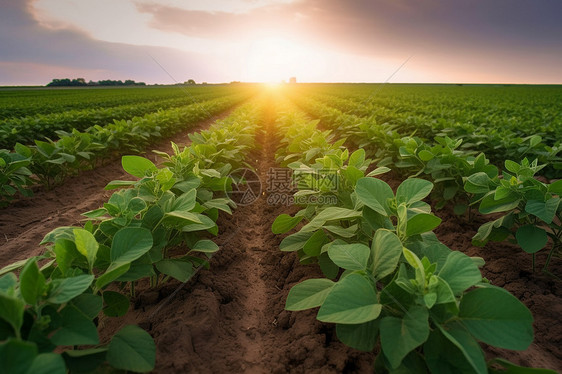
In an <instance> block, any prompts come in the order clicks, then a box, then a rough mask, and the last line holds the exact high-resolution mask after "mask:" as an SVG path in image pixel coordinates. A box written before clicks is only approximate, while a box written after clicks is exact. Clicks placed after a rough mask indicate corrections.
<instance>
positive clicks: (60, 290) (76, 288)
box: [47, 274, 94, 304]
mask: <svg viewBox="0 0 562 374" xmlns="http://www.w3.org/2000/svg"><path fill="white" fill-rule="evenodd" d="M93 280H94V276H93V275H90V274H83V275H78V276H76V277H70V278H60V279H54V280H53V281H52V282H51V290H50V291H49V294H48V298H47V301H48V302H50V303H53V304H63V303H66V302H68V301H70V300H72V299H74V298H75V297H76V296H78V295H80V294H81V293H82V292H84V291H86V290H87V289H88V287H90V285H91V284H92V281H93Z"/></svg>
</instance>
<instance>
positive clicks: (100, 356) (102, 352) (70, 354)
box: [30, 347, 107, 374]
mask: <svg viewBox="0 0 562 374" xmlns="http://www.w3.org/2000/svg"><path fill="white" fill-rule="evenodd" d="M106 352H107V348H106V347H102V348H89V349H80V350H71V349H69V350H66V351H64V353H63V356H64V361H65V362H66V365H67V366H68V369H69V370H70V372H71V373H90V372H94V371H95V370H96V369H97V368H98V367H99V366H100V365H101V364H102V363H103V362H105V361H106V360H105V356H106ZM30 374H31V373H30Z"/></svg>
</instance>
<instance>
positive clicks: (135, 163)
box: [121, 156, 158, 178]
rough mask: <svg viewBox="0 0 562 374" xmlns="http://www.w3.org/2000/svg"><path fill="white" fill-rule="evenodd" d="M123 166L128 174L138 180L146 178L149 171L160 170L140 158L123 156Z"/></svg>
mask: <svg viewBox="0 0 562 374" xmlns="http://www.w3.org/2000/svg"><path fill="white" fill-rule="evenodd" d="M121 165H123V169H124V170H125V171H126V172H127V173H129V174H131V175H133V176H135V177H138V178H142V177H144V176H146V174H147V172H148V171H150V172H155V171H157V170H158V168H156V165H154V163H152V161H150V160H149V159H147V158H144V157H140V156H123V157H122V158H121Z"/></svg>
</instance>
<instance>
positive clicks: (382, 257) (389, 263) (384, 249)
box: [371, 229, 402, 279]
mask: <svg viewBox="0 0 562 374" xmlns="http://www.w3.org/2000/svg"><path fill="white" fill-rule="evenodd" d="M371 252H372V258H373V264H372V268H371V270H372V272H373V274H374V275H375V277H377V279H381V278H383V277H385V276H387V275H388V274H391V273H392V272H393V271H394V269H396V266H397V265H398V260H399V259H400V256H401V255H402V242H401V241H400V239H399V238H398V236H396V234H394V233H393V232H392V231H389V230H385V229H379V230H377V232H376V233H375V236H374V237H373V243H372V245H371Z"/></svg>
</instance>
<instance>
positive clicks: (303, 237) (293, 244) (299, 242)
mask: <svg viewBox="0 0 562 374" xmlns="http://www.w3.org/2000/svg"><path fill="white" fill-rule="evenodd" d="M312 235H313V233H312V232H300V231H299V232H297V233H294V234H292V235H289V236H287V237H286V238H284V239H283V240H282V241H281V244H279V249H280V250H281V251H283V252H294V251H298V250H300V249H302V248H303V247H304V245H305V243H306V242H307V240H308V239H310V237H311V236H312Z"/></svg>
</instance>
